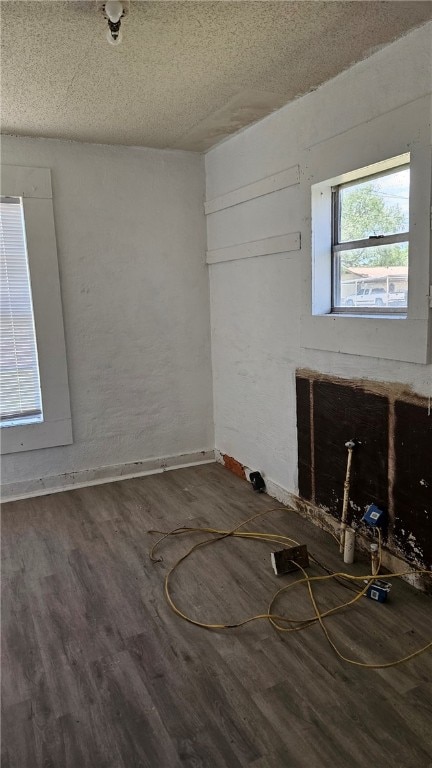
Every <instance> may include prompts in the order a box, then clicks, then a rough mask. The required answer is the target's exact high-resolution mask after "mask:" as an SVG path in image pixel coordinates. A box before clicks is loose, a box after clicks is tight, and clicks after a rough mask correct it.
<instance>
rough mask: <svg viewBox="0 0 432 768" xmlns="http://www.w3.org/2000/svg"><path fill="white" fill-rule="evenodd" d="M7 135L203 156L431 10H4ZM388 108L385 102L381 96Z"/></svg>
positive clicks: (40, 6) (270, 6)
mask: <svg viewBox="0 0 432 768" xmlns="http://www.w3.org/2000/svg"><path fill="white" fill-rule="evenodd" d="M0 10H1V15H2V19H1V21H2V41H1V42H2V110H1V118H2V132H3V133H12V134H19V135H25V136H44V137H53V138H62V139H74V140H78V141H89V142H101V143H109V144H129V145H134V146H147V147H161V148H166V147H171V148H180V149H192V150H196V151H202V150H205V149H207V148H208V147H210V146H212V145H213V144H215V143H217V142H218V141H220V140H221V139H223V138H225V137H226V136H228V135H229V134H232V133H234V132H236V131H237V130H239V129H240V128H242V127H243V126H245V125H248V124H250V123H252V122H254V121H256V120H258V119H260V118H261V117H263V116H264V115H266V114H268V113H269V112H271V111H272V110H274V109H277V108H278V107H280V106H282V105H283V104H286V103H287V102H289V101H290V100H292V99H294V98H295V97H297V96H299V95H301V94H303V93H306V92H307V91H309V90H311V89H312V88H316V87H317V86H318V85H320V84H321V83H323V82H324V81H326V80H328V79H329V78H331V77H333V76H334V75H336V74H337V73H338V72H341V71H342V70H343V69H346V68H347V67H349V66H350V65H351V64H353V63H354V62H356V61H358V60H359V59H362V58H364V57H366V56H368V55H370V53H371V52H373V51H374V50H376V49H377V48H378V47H380V46H382V45H385V44H387V43H389V42H390V41H392V40H394V39H395V38H397V37H399V36H400V35H402V34H404V33H406V32H407V31H409V30H410V29H411V28H413V27H415V26H418V25H420V24H422V23H424V22H426V21H428V20H429V19H431V18H432V2H424V1H422V2H401V1H399V0H397V1H396V2H389V1H385V2H374V1H373V0H369V1H368V2H361V1H358V2H337V1H334V0H332V1H331V2H321V1H319V0H318V1H315V2H307V1H305V0H303V2H288V1H286V2H284V1H282V2H266V1H263V2H259V1H258V2H256V1H255V2H248V1H247V0H242V1H241V2H223V1H222V0H219V2H212V1H211V0H210V1H209V2H207V1H203V2H193V1H190V0H186V2H170V1H169V0H159V2H146V0H142V1H139V0H135V1H134V0H133V1H132V2H131V4H130V12H129V14H128V16H127V17H126V19H125V20H124V22H123V43H122V44H121V45H120V46H118V47H113V46H110V45H109V44H108V42H107V41H106V38H105V35H106V29H107V27H106V22H105V21H104V19H103V16H102V14H101V12H100V11H98V10H97V4H96V2H95V1H94V0H89V1H88V2H81V1H79V0H69V1H68V2H62V1H59V0H52V1H51V2H46V1H45V0H33V2H22V0H2V2H1V4H0ZM377 98H379V94H377Z"/></svg>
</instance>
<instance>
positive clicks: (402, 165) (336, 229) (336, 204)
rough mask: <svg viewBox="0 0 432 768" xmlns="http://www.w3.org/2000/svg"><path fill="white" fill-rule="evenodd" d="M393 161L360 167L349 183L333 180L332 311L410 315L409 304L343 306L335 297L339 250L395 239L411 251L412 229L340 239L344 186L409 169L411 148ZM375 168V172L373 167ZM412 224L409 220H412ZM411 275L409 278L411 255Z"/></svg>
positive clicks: (357, 313) (340, 251)
mask: <svg viewBox="0 0 432 768" xmlns="http://www.w3.org/2000/svg"><path fill="white" fill-rule="evenodd" d="M388 162H389V163H391V164H390V167H389V168H388V169H385V170H383V169H382V167H380V170H377V166H373V168H372V169H369V173H368V174H366V175H364V172H363V169H360V170H359V171H357V174H358V175H357V176H356V177H355V178H353V179H351V180H350V181H349V182H345V184H340V183H339V184H332V212H331V216H332V266H331V270H332V303H331V312H332V314H347V313H348V314H349V313H351V314H354V315H360V316H362V315H371V314H381V315H395V314H396V315H398V314H399V315H406V311H407V307H406V306H403V307H399V308H397V307H391V306H390V307H389V306H386V305H383V306H381V307H376V306H375V307H368V306H363V307H361V306H360V307H356V306H352V307H346V306H342V305H341V304H340V303H339V304H336V303H335V298H336V297H337V296H338V294H339V292H340V284H339V287H337V286H336V275H337V271H338V270H337V254H338V253H343V251H346V250H351V249H356V248H366V249H367V248H375V247H376V246H381V245H387V244H394V243H401V242H404V243H408V251H409V230H408V231H405V232H394V233H392V234H386V235H382V234H379V235H378V236H375V237H373V236H369V237H368V238H366V239H365V240H362V239H361V238H359V239H357V240H352V241H351V242H347V241H343V240H339V237H340V228H341V217H342V201H341V190H343V189H344V188H345V186H346V185H351V184H352V183H353V182H357V183H364V182H367V181H370V180H372V179H377V178H382V177H383V175H384V174H386V173H387V172H388V171H390V172H392V171H397V170H398V169H401V170H402V169H407V168H408V169H409V168H410V154H409V152H407V154H406V155H399V157H395V158H392V159H390V158H389V161H388ZM377 165H379V166H382V163H378V164H377ZM371 170H373V173H371V172H370V171H371ZM408 227H409V223H408ZM408 279H409V257H408Z"/></svg>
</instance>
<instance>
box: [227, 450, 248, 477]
mask: <svg viewBox="0 0 432 768" xmlns="http://www.w3.org/2000/svg"><path fill="white" fill-rule="evenodd" d="M222 460H223V463H224V466H225V467H226V468H227V469H229V470H230V472H233V473H234V474H235V475H238V477H241V478H243V480H246V472H245V468H244V466H243V464H240V462H239V461H237V459H233V457H232V456H228V454H226V453H223V454H222Z"/></svg>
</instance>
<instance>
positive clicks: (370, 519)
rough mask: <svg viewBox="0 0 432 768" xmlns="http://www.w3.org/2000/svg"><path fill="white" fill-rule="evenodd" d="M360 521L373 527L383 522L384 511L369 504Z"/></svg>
mask: <svg viewBox="0 0 432 768" xmlns="http://www.w3.org/2000/svg"><path fill="white" fill-rule="evenodd" d="M362 521H363V522H364V523H367V524H368V525H371V526H372V527H373V528H375V527H376V526H379V525H382V524H383V521H384V512H383V511H382V509H378V507H377V506H376V505H375V504H371V505H370V506H369V507H368V508H367V510H366V512H365V513H364V515H363V517H362Z"/></svg>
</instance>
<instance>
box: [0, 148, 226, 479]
mask: <svg viewBox="0 0 432 768" xmlns="http://www.w3.org/2000/svg"><path fill="white" fill-rule="evenodd" d="M2 162H4V163H5V164H16V165H25V166H39V167H47V168H51V172H52V184H53V201H54V216H55V226H56V234H57V245H58V257H59V268H60V280H61V292H62V300H63V312H64V322H65V335H66V350H67V359H68V369H69V383H70V393H71V408H72V425H73V434H74V443H73V445H70V446H65V447H60V448H48V449H44V450H34V451H29V452H26V453H18V454H13V455H9V456H5V457H3V473H2V481H3V483H5V484H12V486H13V485H14V484H15V483H17V482H19V483H21V484H22V483H23V481H27V480H33V479H36V480H39V478H44V477H47V476H53V475H62V474H64V473H72V472H77V471H78V472H79V471H80V470H89V469H92V468H99V467H106V466H110V465H117V466H118V465H123V464H128V463H130V462H135V461H143V460H146V459H152V458H154V457H168V456H173V455H176V454H191V453H192V454H193V453H194V452H200V451H204V450H208V449H212V448H213V445H214V438H213V419H212V386H211V365H210V325H209V293H208V278H207V268H206V266H205V247H206V233H205V220H204V215H203V200H204V162H203V159H202V158H201V157H200V156H198V155H196V154H193V153H188V152H170V151H169V152H161V151H157V150H147V149H133V148H121V147H107V146H96V145H89V144H78V143H68V142H61V141H51V140H43V139H22V138H14V137H3V140H2ZM96 476H97V474H96ZM32 487H40V483H39V484H38V483H36V484H33V485H32V483H30V484H28V488H29V489H31V488H32Z"/></svg>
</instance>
